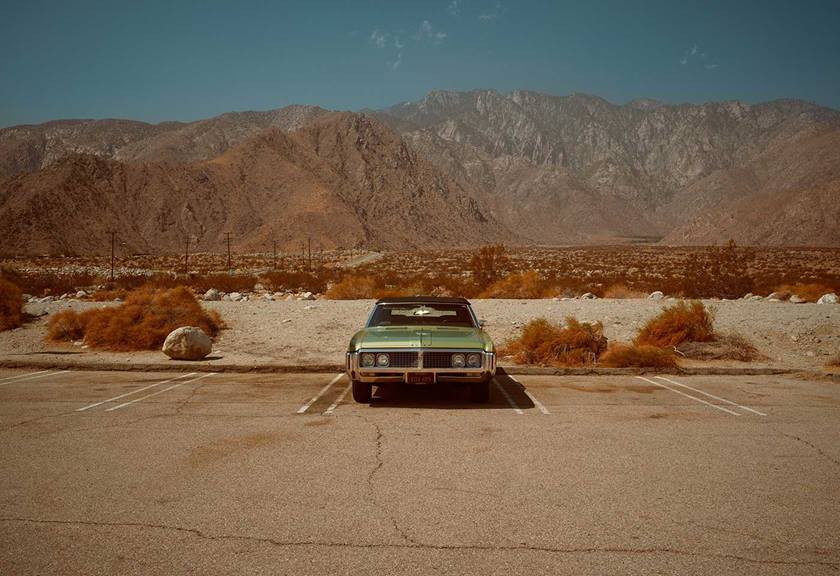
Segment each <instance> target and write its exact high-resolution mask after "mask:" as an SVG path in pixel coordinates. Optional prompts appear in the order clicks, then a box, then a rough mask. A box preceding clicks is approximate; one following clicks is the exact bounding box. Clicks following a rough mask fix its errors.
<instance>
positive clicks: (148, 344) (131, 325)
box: [47, 286, 224, 351]
mask: <svg viewBox="0 0 840 576" xmlns="http://www.w3.org/2000/svg"><path fill="white" fill-rule="evenodd" d="M181 326H198V327H199V328H201V329H202V330H204V332H206V333H207V334H208V335H209V336H210V337H214V336H216V335H217V334H218V333H219V331H220V330H221V329H222V328H223V327H224V323H223V322H222V319H221V318H220V317H219V314H218V312H216V311H210V312H207V311H205V310H204V309H203V308H202V307H201V304H199V303H198V300H196V299H195V296H193V293H192V292H190V290H189V289H188V288H186V287H184V286H180V287H178V288H173V289H171V290H164V291H159V290H153V289H150V288H141V289H138V290H135V291H134V292H131V293H130V294H128V296H127V297H126V300H125V303H123V304H120V305H119V306H112V307H108V308H99V309H93V310H87V311H85V312H82V313H81V314H79V313H77V312H74V311H72V310H67V311H65V312H63V313H60V314H56V315H55V316H54V317H53V318H51V319H50V322H49V325H48V329H47V337H48V338H51V339H57V340H68V339H71V340H77V339H79V338H80V337H84V340H85V343H86V344H88V345H89V346H91V347H93V348H101V349H104V350H115V351H131V350H156V349H159V348H160V347H161V345H162V344H163V341H164V340H165V339H166V336H167V335H168V334H169V333H170V332H171V331H172V330H175V329H176V328H179V327H181Z"/></svg>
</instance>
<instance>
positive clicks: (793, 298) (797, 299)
mask: <svg viewBox="0 0 840 576" xmlns="http://www.w3.org/2000/svg"><path fill="white" fill-rule="evenodd" d="M788 302H792V303H794V304H802V303H803V302H805V300H803V299H802V298H800V297H799V296H797V295H796V294H794V295H793V296H791V297H790V298H788Z"/></svg>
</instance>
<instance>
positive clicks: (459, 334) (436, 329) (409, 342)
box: [350, 326, 493, 352]
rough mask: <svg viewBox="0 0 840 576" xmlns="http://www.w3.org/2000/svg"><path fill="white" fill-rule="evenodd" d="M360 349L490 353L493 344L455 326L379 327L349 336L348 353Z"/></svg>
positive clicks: (483, 336) (475, 330)
mask: <svg viewBox="0 0 840 576" xmlns="http://www.w3.org/2000/svg"><path fill="white" fill-rule="evenodd" d="M360 348H474V349H479V350H485V351H487V352H490V351H492V350H493V342H492V341H491V340H490V337H489V336H487V334H486V333H485V332H484V331H483V330H481V329H479V328H461V327H457V326H380V327H377V328H365V329H364V330H360V331H359V332H357V333H356V335H355V336H353V340H351V342H350V349H351V351H356V350H359V349H360Z"/></svg>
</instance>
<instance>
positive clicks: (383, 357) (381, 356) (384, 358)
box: [376, 354, 391, 367]
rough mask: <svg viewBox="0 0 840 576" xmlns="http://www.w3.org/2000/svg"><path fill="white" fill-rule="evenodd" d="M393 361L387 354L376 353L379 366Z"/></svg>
mask: <svg viewBox="0 0 840 576" xmlns="http://www.w3.org/2000/svg"><path fill="white" fill-rule="evenodd" d="M390 363H391V359H390V358H388V355H387V354H377V355H376V365H377V366H382V367H384V366H388V364H390Z"/></svg>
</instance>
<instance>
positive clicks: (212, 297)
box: [202, 288, 222, 302]
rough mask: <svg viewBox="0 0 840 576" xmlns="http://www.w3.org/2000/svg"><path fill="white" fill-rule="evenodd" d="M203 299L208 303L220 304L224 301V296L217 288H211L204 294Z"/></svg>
mask: <svg viewBox="0 0 840 576" xmlns="http://www.w3.org/2000/svg"><path fill="white" fill-rule="evenodd" d="M202 298H203V299H204V300H207V301H208V302H218V301H219V300H221V299H222V295H221V294H220V293H219V291H218V290H216V289H215V288H210V289H209V290H208V291H207V292H205V293H204V296H202Z"/></svg>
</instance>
